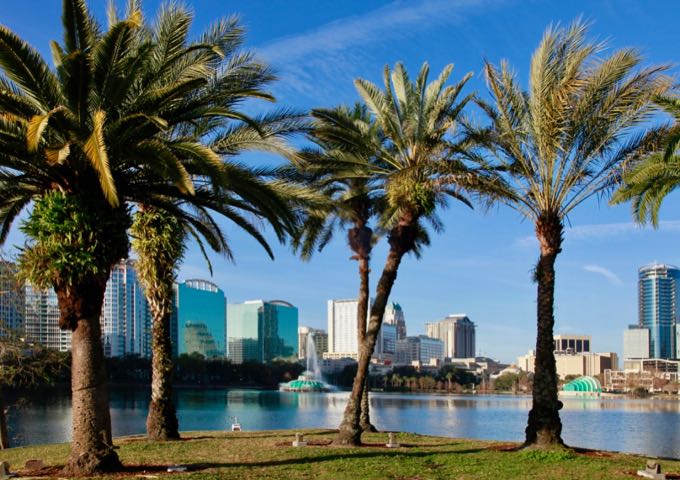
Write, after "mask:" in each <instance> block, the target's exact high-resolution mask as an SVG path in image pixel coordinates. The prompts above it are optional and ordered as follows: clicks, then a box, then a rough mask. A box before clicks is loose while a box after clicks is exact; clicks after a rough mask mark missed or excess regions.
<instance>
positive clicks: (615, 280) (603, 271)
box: [583, 265, 623, 285]
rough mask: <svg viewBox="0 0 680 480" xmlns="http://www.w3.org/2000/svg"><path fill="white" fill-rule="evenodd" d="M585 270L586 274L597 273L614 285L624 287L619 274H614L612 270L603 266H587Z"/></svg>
mask: <svg viewBox="0 0 680 480" xmlns="http://www.w3.org/2000/svg"><path fill="white" fill-rule="evenodd" d="M583 269H584V270H585V271H586V272H591V273H596V274H598V275H602V276H603V277H604V278H606V279H607V280H609V283H611V284H613V285H622V284H623V282H622V281H621V279H620V278H619V276H618V275H617V274H615V273H614V272H612V271H611V270H609V269H607V268H605V267H603V266H601V265H585V266H584V267H583Z"/></svg>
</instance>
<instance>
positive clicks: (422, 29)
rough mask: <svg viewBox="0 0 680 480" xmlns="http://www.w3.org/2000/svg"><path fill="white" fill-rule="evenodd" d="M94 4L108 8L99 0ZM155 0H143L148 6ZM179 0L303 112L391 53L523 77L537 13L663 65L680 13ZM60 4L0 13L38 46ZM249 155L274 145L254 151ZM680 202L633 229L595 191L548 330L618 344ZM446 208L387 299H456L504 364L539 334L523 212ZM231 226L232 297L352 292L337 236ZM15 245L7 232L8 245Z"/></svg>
mask: <svg viewBox="0 0 680 480" xmlns="http://www.w3.org/2000/svg"><path fill="white" fill-rule="evenodd" d="M90 3H91V5H92V6H93V8H94V10H95V12H96V13H97V15H98V16H99V17H100V18H102V20H103V19H104V6H105V3H106V2H105V1H104V0H98V1H94V0H92V1H91V2H90ZM159 3H160V2H158V1H151V0H146V1H145V2H143V4H144V10H145V12H146V14H147V16H152V15H153V12H155V10H156V7H157V5H158V4H159ZM188 3H189V4H190V5H192V6H193V9H194V11H195V14H196V20H195V24H194V30H195V32H200V31H201V30H202V29H203V28H204V27H205V26H206V25H208V24H209V23H210V22H211V21H212V20H213V19H215V18H217V17H220V16H224V15H230V14H233V13H237V14H239V15H240V16H241V18H242V20H243V23H244V24H245V25H246V27H247V30H248V34H247V46H248V47H250V48H253V49H255V50H257V51H258V52H259V54H260V56H261V57H262V58H264V59H265V60H268V61H269V62H270V63H271V64H272V65H273V66H274V67H275V68H276V70H277V71H278V72H279V76H280V81H279V82H278V83H277V84H276V85H275V86H274V87H273V90H274V93H275V94H276V96H277V98H278V100H279V102H278V103H279V104H280V105H282V106H289V107H295V108H298V109H309V108H312V107H317V106H332V105H336V104H338V103H353V102H354V101H355V100H357V94H356V92H355V90H354V87H353V84H352V81H353V79H354V78H356V77H364V78H368V79H370V80H373V81H379V80H380V78H381V74H382V70H383V67H384V66H385V65H386V64H389V65H393V64H394V63H395V62H397V61H403V62H404V63H405V64H406V66H407V68H408V69H409V71H411V72H415V71H417V69H418V68H419V67H420V65H421V64H422V62H423V61H428V62H429V63H430V65H431V71H432V75H435V74H438V73H439V71H441V69H442V68H443V67H444V65H446V64H448V63H454V64H455V65H456V67H455V70H454V73H453V76H452V78H453V79H454V80H456V79H458V78H460V77H461V76H462V75H464V74H465V73H466V72H473V73H474V74H475V77H474V78H473V80H472V81H471V82H470V83H469V84H468V85H469V89H468V91H472V90H476V91H478V92H479V93H480V94H481V95H486V87H485V84H484V81H483V78H482V76H481V67H482V61H483V59H488V60H490V61H491V62H493V63H498V62H499V61H500V60H501V59H503V58H505V59H507V60H509V61H510V63H511V64H512V65H513V66H514V68H515V69H516V71H517V72H518V74H519V77H520V79H522V81H524V82H525V81H526V76H527V71H528V64H529V60H530V58H531V53H532V52H533V50H534V49H535V47H536V46H537V44H538V42H539V40H540V38H541V35H542V33H543V31H544V30H545V28H546V26H547V25H548V24H550V23H551V22H562V23H567V22H570V21H571V20H573V19H574V18H576V17H578V16H583V17H584V18H585V19H587V20H589V21H591V22H592V28H591V35H592V36H593V37H595V38H598V39H600V40H604V39H608V40H609V42H608V44H609V45H610V47H611V48H612V49H615V48H621V47H630V46H633V47H637V48H639V49H640V50H641V51H642V52H643V54H644V56H645V58H646V61H647V63H671V64H672V63H674V62H676V61H677V60H678V59H679V58H680V55H679V54H680V52H679V51H678V49H677V39H678V36H677V35H678V33H677V32H678V30H677V25H678V22H679V21H680V10H679V9H678V8H677V4H676V3H675V2H673V1H665V2H664V1H656V2H637V1H623V0H620V1H613V0H612V1H570V2H541V1H518V0H514V1H513V0H459V1H445V0H444V1H436V0H431V1H407V0H404V1H397V2H385V1H369V2H366V1H364V2H359V1H355V0H352V1H349V0H346V1H342V2H332V1H318V0H317V1H291V0H268V1H259V2H235V1H227V0H200V1H199V0H193V1H189V2H188ZM60 4H61V2H58V1H56V0H49V1H48V0H41V1H29V2H3V11H2V14H0V22H2V23H4V24H5V25H7V26H9V27H10V28H12V29H13V30H14V31H16V32H17V33H18V34H19V35H21V36H22V37H23V38H25V39H27V40H28V41H30V43H32V44H33V45H34V46H35V47H37V48H39V49H40V51H41V52H43V53H44V54H46V55H48V54H49V46H48V42H49V40H51V39H53V38H59V39H60V38H61V32H60V23H59V20H58V19H59V18H60ZM672 71H673V72H674V73H677V71H678V69H677V68H675V67H674V68H673V70H672ZM261 108H262V109H266V108H270V106H269V105H266V104H263V105H262V106H261ZM245 160H247V161H248V162H253V163H258V162H271V161H272V158H271V157H265V156H257V155H251V156H248V157H246V158H245ZM679 205H680V199H679V198H678V195H675V194H672V195H671V196H670V197H669V198H668V199H667V201H666V203H665V205H664V207H663V209H662V215H661V218H662V224H661V228H660V229H659V230H657V231H654V230H651V229H649V228H647V229H641V228H637V227H636V226H635V225H633V223H632V222H631V220H630V209H629V206H627V205H624V206H620V207H616V208H613V207H609V206H608V205H607V202H606V199H604V200H602V201H599V202H598V200H597V199H593V200H592V201H590V202H588V203H586V204H584V205H582V206H581V207H580V208H579V209H577V210H576V212H575V213H574V214H573V215H572V216H571V217H570V219H569V220H570V225H571V227H570V228H569V229H568V230H567V233H566V241H565V245H564V250H563V253H562V255H561V256H560V257H559V259H558V265H557V266H558V274H557V290H556V312H555V314H556V332H558V333H584V334H591V335H592V336H593V348H594V349H595V350H598V351H617V352H619V353H621V350H622V336H623V329H624V328H625V326H626V325H627V324H630V323H635V322H637V283H636V280H637V268H638V267H639V266H641V265H643V264H646V263H649V262H652V261H659V262H665V263H671V264H680V250H679V249H678V248H677V245H678V243H679V240H680V215H678V214H677V213H676V212H677V211H678V206H679ZM442 217H443V219H444V221H445V224H446V231H445V233H444V234H442V235H439V236H434V237H433V242H432V246H431V247H430V248H429V249H427V250H426V251H425V252H424V255H423V258H422V259H421V260H416V259H415V258H407V259H406V260H405V262H404V263H403V264H402V268H401V270H400V272H399V277H398V279H397V283H396V285H395V288H394V293H393V299H394V300H396V301H398V302H399V303H401V305H402V307H403V308H404V311H405V314H406V321H407V327H408V331H409V334H420V333H424V323H425V322H428V321H433V320H437V319H440V318H442V317H444V316H445V315H446V314H449V313H460V312H465V313H467V314H468V315H469V316H470V318H471V319H472V320H473V321H474V322H475V323H476V324H477V348H478V354H483V355H488V356H492V357H495V358H499V359H501V360H504V361H513V360H514V358H515V357H516V356H517V355H520V354H523V353H525V352H526V351H527V350H528V349H529V348H532V346H533V344H534V336H535V285H533V284H532V283H531V281H530V271H531V269H532V266H533V264H534V262H535V260H536V258H537V245H536V242H535V241H534V240H533V229H532V225H531V223H529V222H526V221H522V220H521V218H520V216H519V215H518V214H517V213H515V212H514V211H512V210H509V209H507V208H505V207H496V208H492V209H491V210H489V211H484V210H483V209H482V208H476V209H475V210H474V211H473V210H469V209H467V208H465V207H462V206H459V205H451V208H449V209H448V210H447V211H446V212H444V213H443V216H442ZM15 230H16V229H15ZM226 230H227V233H228V234H229V237H230V239H231V241H232V246H233V249H234V251H235V253H236V263H235V264H231V263H228V262H226V261H224V260H222V259H220V258H217V257H213V264H214V267H215V275H214V277H213V281H214V282H215V283H217V284H218V285H219V286H220V287H221V288H222V289H223V290H224V291H225V292H226V295H227V298H228V300H229V301H230V302H240V301H243V300H248V299H254V298H265V299H274V298H279V299H285V300H288V301H290V302H292V303H294V304H295V305H297V306H298V308H299V310H300V324H301V325H310V326H315V327H323V328H325V326H326V300H327V299H330V298H349V297H353V296H355V295H356V290H357V274H356V265H355V263H354V262H351V261H349V253H348V250H347V247H346V243H345V240H344V237H343V235H342V234H339V235H337V237H336V240H335V241H334V242H333V243H332V244H331V245H330V246H329V247H328V248H327V249H326V250H325V251H323V252H322V253H320V254H318V255H317V256H316V257H315V258H314V259H312V260H311V261H310V262H306V263H303V262H301V261H300V260H298V259H297V258H296V257H295V256H294V255H293V254H292V253H290V251H289V249H288V248H287V247H285V246H281V247H278V248H277V249H276V260H275V261H274V262H272V261H270V260H269V259H268V258H267V257H266V256H265V255H264V253H263V251H262V250H261V249H260V248H259V246H258V245H256V244H255V242H253V241H252V240H250V239H249V238H247V237H246V236H245V235H243V234H242V233H240V232H239V231H237V230H235V229H234V228H232V227H231V226H229V225H227V226H226ZM22 242H23V239H22V238H21V235H20V234H19V233H18V232H16V231H14V232H13V233H12V235H11V237H10V239H9V241H8V244H9V245H12V244H20V243H22ZM384 258H385V248H384V244H381V245H380V246H379V247H378V248H377V249H376V251H375V254H374V261H373V271H374V273H375V275H376V276H377V274H378V273H379V272H380V269H381V267H382V262H383V261H384ZM207 276H208V271H207V268H206V266H205V263H204V262H203V260H202V258H201V256H200V254H199V253H198V251H197V249H196V248H195V247H192V248H191V250H190V251H189V254H188V255H187V258H186V261H185V263H184V265H183V267H182V270H181V273H180V279H185V278H193V277H202V278H207Z"/></svg>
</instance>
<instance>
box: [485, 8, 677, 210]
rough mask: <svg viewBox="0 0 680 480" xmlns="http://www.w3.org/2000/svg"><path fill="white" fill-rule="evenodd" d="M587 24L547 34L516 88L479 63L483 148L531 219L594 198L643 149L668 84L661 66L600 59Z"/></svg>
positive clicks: (505, 69) (622, 57) (626, 54)
mask: <svg viewBox="0 0 680 480" xmlns="http://www.w3.org/2000/svg"><path fill="white" fill-rule="evenodd" d="M586 33H587V25H586V24H584V23H583V22H581V21H576V22H574V23H572V24H571V25H570V26H568V27H566V28H560V27H559V26H557V27H551V28H549V29H548V30H547V31H546V33H545V35H544V37H543V39H542V41H541V43H540V45H539V47H538V49H537V50H536V51H535V52H534V55H533V57H532V59H531V66H530V76H529V89H528V90H527V91H525V90H522V88H521V87H520V85H519V84H518V81H517V78H516V75H515V73H514V72H513V71H512V70H511V68H510V66H509V65H508V64H507V63H506V62H502V63H501V65H500V68H497V67H495V66H493V65H491V64H490V63H488V62H487V63H486V66H485V73H486V79H487V83H488V86H489V89H490V93H491V95H492V98H493V105H491V104H488V103H485V102H479V103H480V105H481V106H482V108H484V110H485V111H486V113H487V114H488V116H489V118H490V120H491V125H490V127H489V129H487V131H486V132H485V134H486V135H488V137H489V139H490V141H491V142H490V145H491V151H492V153H494V154H495V156H496V157H497V158H498V159H500V161H501V165H502V167H503V168H504V169H506V170H507V171H508V173H509V178H510V179H511V182H512V186H513V188H514V189H515V191H514V194H513V195H510V196H509V197H508V198H507V201H508V203H509V204H510V205H511V206H513V207H514V208H517V209H518V210H519V211H520V212H521V213H522V214H523V215H525V216H526V217H528V218H531V219H532V220H536V219H537V218H539V217H545V216H552V217H555V218H559V219H564V218H565V217H566V216H567V215H568V214H569V212H570V211H571V210H572V209H573V208H574V207H576V206H577V205H579V204H580V203H581V202H583V201H584V200H585V199H586V198H588V197H590V196H591V195H593V194H596V193H598V192H601V191H602V190H603V189H605V188H608V187H610V186H611V180H612V176H614V175H615V174H616V171H617V170H616V169H617V168H618V167H620V166H621V165H622V164H623V163H624V162H625V161H629V160H631V159H632V158H634V157H635V156H637V155H639V154H640V152H641V151H642V150H644V149H645V148H647V147H648V146H649V144H650V142H651V141H652V140H653V139H654V138H655V135H654V133H653V132H649V133H647V132H642V133H640V132H636V131H635V130H634V129H635V128H636V127H639V126H640V125H641V124H643V123H644V122H646V121H648V120H649V119H650V118H651V116H652V115H653V113H654V111H655V109H654V106H653V105H652V99H653V98H655V97H656V96H657V95H660V94H663V93H664V92H665V91H666V90H667V89H668V88H669V87H670V85H671V81H670V79H669V78H668V77H667V76H665V75H664V74H663V72H664V71H665V70H666V67H664V66H653V67H648V68H638V67H639V65H640V63H641V56H640V54H639V52H637V51H636V50H634V49H622V50H618V51H615V52H613V53H612V54H610V55H608V56H602V52H603V49H604V45H603V44H599V43H591V42H589V41H588V40H587V39H586Z"/></svg>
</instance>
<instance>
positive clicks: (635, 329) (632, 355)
mask: <svg viewBox="0 0 680 480" xmlns="http://www.w3.org/2000/svg"><path fill="white" fill-rule="evenodd" d="M623 358H624V360H628V359H642V358H649V329H648V328H643V327H640V326H638V325H630V326H629V327H628V328H627V329H626V330H624V331H623Z"/></svg>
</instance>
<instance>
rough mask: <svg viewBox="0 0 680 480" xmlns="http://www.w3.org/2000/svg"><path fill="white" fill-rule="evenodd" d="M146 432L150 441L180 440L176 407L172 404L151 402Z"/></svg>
mask: <svg viewBox="0 0 680 480" xmlns="http://www.w3.org/2000/svg"><path fill="white" fill-rule="evenodd" d="M146 432H147V437H148V438H149V440H154V441H166V440H179V438H180V436H179V423H178V421H177V414H176V413H175V406H174V405H173V404H172V403H170V402H163V401H153V400H152V401H151V403H150V404H149V415H148V416H147V417H146Z"/></svg>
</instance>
